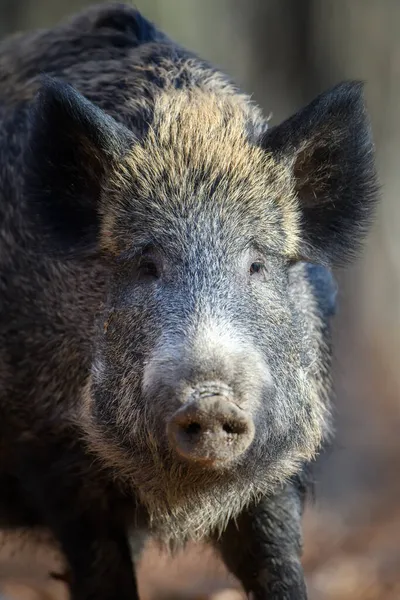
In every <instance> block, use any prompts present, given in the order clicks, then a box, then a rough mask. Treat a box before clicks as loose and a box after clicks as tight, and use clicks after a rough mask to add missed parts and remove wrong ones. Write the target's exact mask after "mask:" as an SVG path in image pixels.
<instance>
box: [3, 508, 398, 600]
mask: <svg viewBox="0 0 400 600" xmlns="http://www.w3.org/2000/svg"><path fill="white" fill-rule="evenodd" d="M305 536H306V544H305V553H304V565H305V569H306V573H307V579H308V586H309V592H310V600H399V599H400V543H399V541H400V507H399V506H396V507H393V508H392V509H390V508H389V507H388V506H386V507H381V509H380V510H377V511H376V513H375V514H372V515H371V520H370V522H369V523H368V522H364V523H362V524H355V525H352V526H349V525H348V524H347V525H346V526H345V525H344V524H340V523H338V522H336V521H335V520H334V519H333V517H332V515H331V514H329V515H328V516H327V515H324V516H323V515H322V514H321V513H317V511H315V510H310V511H309V512H308V514H307V515H306V518H305ZM11 546H12V544H11V543H9V544H8V545H7V546H3V550H2V553H1V554H0V559H1V560H0V581H3V585H2V588H0V589H2V592H3V594H4V595H5V596H6V597H7V600H8V598H10V599H11V600H12V599H13V598H15V599H16V600H64V599H65V600H66V599H67V595H66V592H65V590H64V588H63V584H60V583H55V582H51V581H50V580H49V579H48V578H47V577H46V575H47V571H48V570H49V569H53V568H54V569H55V570H57V566H58V562H57V560H55V558H54V557H53V556H52V555H49V554H48V553H46V552H45V551H42V552H39V551H38V550H32V548H31V547H29V546H28V545H26V546H25V548H24V550H23V551H21V550H20V551H19V552H18V555H16V556H14V557H12V556H10V554H11V552H12V548H11ZM139 581H140V589H141V596H142V598H144V599H145V600H153V599H157V600H162V599H165V600H167V599H168V600H203V599H204V600H205V599H213V600H241V598H244V595H243V594H242V593H241V591H240V587H239V586H238V584H237V583H236V582H235V581H234V580H233V579H232V578H230V577H229V576H228V575H227V573H226V572H225V569H224V568H223V566H222V565H221V564H220V562H219V561H218V560H217V559H216V558H215V557H214V556H213V555H212V553H211V551H209V550H208V549H207V548H205V549H204V548H201V549H200V548H192V549H191V550H190V552H186V553H185V554H183V555H182V556H179V557H178V558H177V559H175V560H174V561H172V562H171V561H170V560H168V558H166V557H165V556H159V555H158V554H157V551H156V550H155V549H151V548H149V549H148V551H147V552H146V555H145V557H144V559H143V561H142V564H141V566H140V571H139Z"/></svg>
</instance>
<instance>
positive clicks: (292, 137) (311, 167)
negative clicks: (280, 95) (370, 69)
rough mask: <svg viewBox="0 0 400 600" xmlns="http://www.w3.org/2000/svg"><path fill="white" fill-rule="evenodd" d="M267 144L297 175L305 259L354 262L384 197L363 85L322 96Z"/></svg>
mask: <svg viewBox="0 0 400 600" xmlns="http://www.w3.org/2000/svg"><path fill="white" fill-rule="evenodd" d="M261 143H262V145H263V147H264V148H265V149H266V150H268V151H270V152H272V153H273V154H274V155H275V156H277V158H278V160H280V161H283V162H284V163H285V164H286V165H287V166H288V168H289V169H290V171H291V174H292V178H293V185H294V189H295V193H296V196H297V200H298V210H299V216H300V226H301V247H300V253H301V256H302V258H305V259H306V260H310V261H315V262H321V263H326V264H332V265H337V264H340V263H343V262H345V261H346V260H348V259H349V258H351V257H352V255H353V253H354V252H355V251H356V250H357V249H358V247H359V245H360V243H361V241H362V239H363V237H364V235H365V233H366V231H367V229H368V226H369V224H370V221H371V217H372V215H373V211H374V208H375V204H376V202H377V197H378V193H377V191H378V185H377V177H376V170H375V160H374V144H373V140H372V135H371V128H370V124H369V120H368V117H367V113H366V109H365V105H364V100H363V93H362V84H361V83H359V82H344V83H341V84H339V85H337V86H336V87H334V88H333V89H331V90H329V91H328V92H325V93H323V94H321V95H320V96H318V97H317V98H316V99H315V100H314V101H313V102H311V103H310V104H309V105H308V106H306V107H305V108H303V109H302V110H300V111H299V112H298V113H297V114H295V115H294V116H292V117H291V118H289V119H288V120H286V121H285V122H283V123H282V124H280V125H277V126H276V127H274V128H272V129H271V130H268V131H267V132H266V133H265V134H264V136H263V139H262V142H261Z"/></svg>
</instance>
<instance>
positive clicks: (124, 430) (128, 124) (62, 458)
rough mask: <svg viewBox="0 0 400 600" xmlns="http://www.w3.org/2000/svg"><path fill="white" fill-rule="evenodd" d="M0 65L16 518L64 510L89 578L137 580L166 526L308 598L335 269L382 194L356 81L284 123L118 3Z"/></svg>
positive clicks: (0, 482)
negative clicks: (310, 524)
mask: <svg viewBox="0 0 400 600" xmlns="http://www.w3.org/2000/svg"><path fill="white" fill-rule="evenodd" d="M0 84H1V87H0V123H1V126H0V486H1V494H0V514H1V521H2V525H3V527H15V526H17V525H20V526H26V527H36V526H41V527H46V528H48V530H50V531H51V533H52V534H53V536H54V539H55V541H56V543H58V544H59V546H60V548H61V550H62V551H63V553H64V554H65V557H66V560H67V562H68V565H69V581H70V590H71V594H72V598H73V599H74V600H89V599H92V598H96V600H111V599H115V598H118V600H122V599H125V598H126V599H127V600H128V599H130V600H131V599H132V598H137V587H136V579H135V574H134V568H132V560H133V561H134V562H135V561H136V560H137V557H138V556H139V555H140V548H141V544H142V541H143V540H144V539H145V538H146V536H148V535H150V536H153V537H154V538H156V539H158V540H159V541H160V543H162V544H164V545H165V546H167V547H171V548H175V547H177V546H178V547H179V546H181V545H182V544H184V543H185V542H187V541H189V540H195V541H200V540H204V541H209V542H211V543H212V544H214V546H215V548H216V549H217V550H218V551H219V552H220V555H221V557H222V559H223V560H224V561H225V563H226V565H227V567H228V568H229V569H230V571H231V572H232V573H233V574H235V575H236V576H237V577H238V579H239V580H240V581H241V583H242V584H243V587H244V589H245V590H246V592H247V593H249V594H250V593H252V594H253V597H254V598H255V599H261V598H272V599H276V600H277V599H279V600H283V599H288V598H291V599H296V600H301V599H304V598H306V586H305V583H304V576H303V572H302V568H301V524H300V521H301V513H302V507H303V503H304V498H305V496H306V491H307V487H308V471H309V467H310V465H312V462H313V460H314V458H315V456H316V455H317V453H318V451H319V449H320V448H321V447H322V445H323V444H324V442H325V440H326V439H327V436H328V435H329V431H330V417H329V414H330V411H329V404H330V392H331V383H330V360H331V348H330V346H331V343H330V334H329V330H330V318H331V314H332V313H333V311H334V304H335V300H334V296H335V282H334V279H333V278H332V275H331V268H333V267H335V266H336V265H339V264H344V263H345V262H346V261H347V260H348V259H349V258H351V257H352V255H353V253H354V251H355V250H356V249H357V248H359V246H360V243H361V241H362V239H363V237H364V234H365V233H366V231H367V230H368V225H369V223H370V221H371V217H372V215H373V209H374V206H375V203H376V198H377V193H376V189H377V186H376V174H375V167H374V150H373V141H372V136H371V131H370V125H369V121H368V117H367V114H366V109H365V107H364V101H363V95H362V86H361V84H359V83H357V82H345V83H342V84H339V85H338V86H336V87H335V88H334V89H332V90H330V91H328V92H325V93H323V94H322V95H320V96H318V97H317V98H316V99H315V100H314V101H313V102H312V103H311V104H309V105H308V106H307V107H306V108H304V109H302V110H300V111H299V112H298V113H297V114H295V115H294V116H292V117H291V118H290V119H288V120H287V121H285V122H284V123H282V124H280V125H277V126H275V127H272V128H269V127H268V125H267V121H266V120H265V118H264V117H263V115H262V113H261V110H260V109H259V108H258V107H257V106H256V105H255V104H254V103H252V102H251V101H250V98H249V96H247V95H246V94H244V93H242V92H241V91H240V90H239V89H238V87H237V86H236V85H235V84H234V82H232V81H231V80H230V79H229V78H228V77H227V76H226V75H224V74H223V73H221V72H220V71H218V70H217V69H215V68H214V67H213V66H212V65H210V64H208V63H207V62H205V61H203V60H201V59H200V58H198V57H197V56H196V55H194V54H192V53H190V52H189V51H187V50H186V49H184V48H181V47H180V46H178V45H177V44H176V43H174V42H173V41H172V40H170V39H169V38H168V37H167V36H166V35H165V34H163V33H162V32H160V31H158V29H157V28H156V27H155V26H153V25H152V24H151V23H149V22H148V21H147V20H146V19H145V18H144V17H142V16H141V15H140V14H139V13H138V12H137V11H136V10H134V9H133V8H130V7H126V6H124V5H118V4H110V5H100V6H96V7H93V8H91V9H90V10H87V11H85V12H83V13H81V14H79V15H77V16H74V17H73V18H72V19H70V20H69V21H67V22H65V23H62V24H61V25H59V26H57V27H55V28H53V29H50V30H46V31H40V32H33V33H28V34H20V35H17V36H14V37H11V38H9V39H6V40H5V41H3V42H2V44H1V45H0ZM129 540H132V541H131V543H130V541H129ZM130 545H131V546H132V548H133V550H131V549H130Z"/></svg>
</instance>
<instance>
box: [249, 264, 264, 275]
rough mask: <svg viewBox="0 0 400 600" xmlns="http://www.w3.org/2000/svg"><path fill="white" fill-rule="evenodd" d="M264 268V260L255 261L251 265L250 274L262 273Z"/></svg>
mask: <svg viewBox="0 0 400 600" xmlns="http://www.w3.org/2000/svg"><path fill="white" fill-rule="evenodd" d="M263 270H264V264H263V263H262V262H253V263H251V265H250V275H257V274H259V273H262V271H263Z"/></svg>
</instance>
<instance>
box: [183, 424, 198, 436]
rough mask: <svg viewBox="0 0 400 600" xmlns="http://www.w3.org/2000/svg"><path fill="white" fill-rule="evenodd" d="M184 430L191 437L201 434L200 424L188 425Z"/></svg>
mask: <svg viewBox="0 0 400 600" xmlns="http://www.w3.org/2000/svg"><path fill="white" fill-rule="evenodd" d="M184 430H185V431H186V433H187V434H189V435H196V434H198V433H200V431H201V425H200V423H189V424H188V425H186V427H184Z"/></svg>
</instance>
